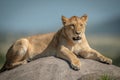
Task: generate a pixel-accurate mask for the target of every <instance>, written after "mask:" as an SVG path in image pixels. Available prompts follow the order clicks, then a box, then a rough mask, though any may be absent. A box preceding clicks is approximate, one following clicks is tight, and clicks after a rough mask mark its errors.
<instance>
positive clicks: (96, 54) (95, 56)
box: [80, 49, 112, 64]
mask: <svg viewBox="0 0 120 80" xmlns="http://www.w3.org/2000/svg"><path fill="white" fill-rule="evenodd" d="M80 56H82V57H84V58H87V59H94V60H97V61H100V62H104V63H107V64H112V60H111V59H109V58H107V57H105V56H103V55H102V54H100V53H99V52H98V51H96V50H94V49H90V50H89V51H82V52H81V53H80Z"/></svg>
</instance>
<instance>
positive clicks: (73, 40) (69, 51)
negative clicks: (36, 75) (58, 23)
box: [2, 15, 112, 70]
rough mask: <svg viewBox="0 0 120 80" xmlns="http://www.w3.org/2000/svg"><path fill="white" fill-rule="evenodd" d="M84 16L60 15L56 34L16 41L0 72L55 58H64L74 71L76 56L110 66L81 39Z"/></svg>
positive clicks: (107, 60) (77, 59) (83, 30)
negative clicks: (51, 57)
mask: <svg viewBox="0 0 120 80" xmlns="http://www.w3.org/2000/svg"><path fill="white" fill-rule="evenodd" d="M87 18H88V17H87V15H83V16H82V17H77V16H72V17H71V18H66V17H64V16H62V22H63V27H62V28H61V29H60V30H59V31H58V32H57V33H49V34H43V35H36V36H32V37H28V38H23V39H20V40H17V41H16V42H15V43H14V44H13V45H12V46H11V47H10V49H9V50H8V53H7V55H6V63H5V65H4V66H3V68H2V70H6V69H11V68H14V67H15V66H18V65H21V64H26V63H27V60H29V59H37V58H40V57H46V56H56V57H59V58H62V59H65V60H66V61H68V62H69V63H70V64H71V67H72V68H73V69H75V70H79V69H80V66H81V63H80V60H79V56H81V57H83V58H88V59H94V60H97V61H100V62H104V63H108V64H112V60H111V59H109V58H107V57H105V56H103V55H102V54H100V53H99V52H97V51H96V50H94V49H92V48H91V47H90V46H89V44H88V42H87V40H86V36H85V28H86V27H85V26H86V22H87Z"/></svg>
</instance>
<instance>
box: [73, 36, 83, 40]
mask: <svg viewBox="0 0 120 80" xmlns="http://www.w3.org/2000/svg"><path fill="white" fill-rule="evenodd" d="M81 39H82V38H81V37H80V36H77V37H73V40H74V41H77V40H81Z"/></svg>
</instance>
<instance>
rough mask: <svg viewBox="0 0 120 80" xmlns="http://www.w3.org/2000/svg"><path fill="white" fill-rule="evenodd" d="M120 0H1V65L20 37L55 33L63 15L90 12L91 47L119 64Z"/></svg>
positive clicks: (88, 27) (89, 35) (87, 33)
mask: <svg viewBox="0 0 120 80" xmlns="http://www.w3.org/2000/svg"><path fill="white" fill-rule="evenodd" d="M119 8H120V0H104V1H103V0H51V1H50V0H0V66H1V65H2V64H3V63H4V61H5V54H6V52H7V50H8V48H9V47H10V45H11V44H12V43H13V42H14V41H16V40H17V39H19V38H22V37H26V36H31V35H35V34H41V33H48V32H56V31H57V30H58V29H60V28H61V26H62V23H61V16H62V15H64V16H66V17H68V18H69V17H71V16H73V15H76V16H82V15H83V14H87V15H88V17H89V18H88V23H87V29H86V35H87V39H88V41H89V44H90V45H91V47H92V48H94V49H96V50H98V51H99V52H101V53H102V54H103V55H105V56H107V57H110V58H112V59H113V64H115V65H117V66H120V9H119Z"/></svg>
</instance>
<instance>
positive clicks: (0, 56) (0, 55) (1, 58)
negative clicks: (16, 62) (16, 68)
mask: <svg viewBox="0 0 120 80" xmlns="http://www.w3.org/2000/svg"><path fill="white" fill-rule="evenodd" d="M4 62H5V55H4V54H3V53H2V52H0V68H1V67H2V65H3V63H4Z"/></svg>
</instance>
